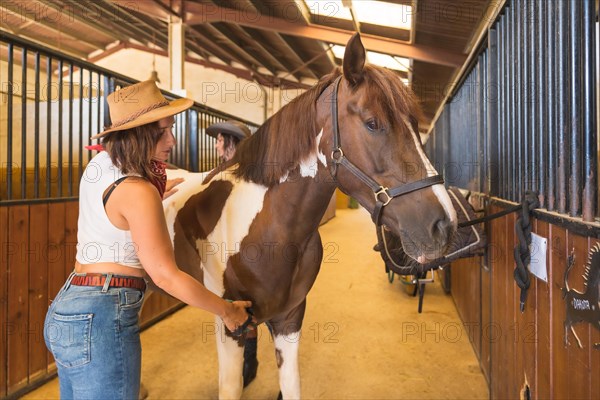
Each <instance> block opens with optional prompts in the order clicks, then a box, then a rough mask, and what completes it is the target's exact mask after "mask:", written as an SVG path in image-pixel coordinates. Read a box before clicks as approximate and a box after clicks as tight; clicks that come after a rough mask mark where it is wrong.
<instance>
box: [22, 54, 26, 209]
mask: <svg viewBox="0 0 600 400" xmlns="http://www.w3.org/2000/svg"><path fill="white" fill-rule="evenodd" d="M21 198H22V199H26V198H27V47H23V49H22V50H21Z"/></svg>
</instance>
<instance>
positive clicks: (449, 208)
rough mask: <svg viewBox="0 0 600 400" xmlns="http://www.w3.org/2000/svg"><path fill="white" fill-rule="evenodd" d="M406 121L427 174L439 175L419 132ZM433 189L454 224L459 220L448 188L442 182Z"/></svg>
mask: <svg viewBox="0 0 600 400" xmlns="http://www.w3.org/2000/svg"><path fill="white" fill-rule="evenodd" d="M404 123H405V124H406V126H407V128H408V130H409V131H410V136H411V137H412V139H413V141H414V142H415V147H416V148H417V152H418V154H419V157H421V160H422V161H423V165H425V169H427V176H428V177H429V176H434V175H437V174H438V172H437V171H436V170H435V168H434V167H433V165H432V164H431V162H430V161H429V158H427V155H425V152H424V151H423V147H422V146H421V142H420V141H419V139H418V137H417V134H416V133H415V131H414V130H413V128H412V125H411V124H410V123H409V122H408V121H407V120H406V118H404ZM431 189H432V190H433V193H434V194H435V196H436V197H437V198H438V201H439V202H440V204H441V205H442V207H443V208H444V211H445V212H446V215H447V216H448V218H450V221H452V223H453V224H456V223H457V221H458V219H457V216H456V210H455V209H454V206H453V205H452V200H450V196H448V192H447V191H446V188H445V187H444V185H441V184H438V185H433V186H431Z"/></svg>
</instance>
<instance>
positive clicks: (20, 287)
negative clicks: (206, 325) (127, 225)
mask: <svg viewBox="0 0 600 400" xmlns="http://www.w3.org/2000/svg"><path fill="white" fill-rule="evenodd" d="M77 216H78V204H77V202H76V201H72V202H65V203H48V204H36V205H17V206H6V207H0V245H1V246H0V262H1V264H0V323H1V326H0V339H1V343H0V397H5V396H10V395H11V394H14V393H15V392H16V391H20V390H24V389H25V388H26V387H27V385H34V384H35V383H36V382H38V381H40V380H43V379H46V378H47V377H48V376H49V375H50V374H53V373H54V372H55V371H56V366H55V365H54V359H53V358H52V355H51V354H50V353H49V352H47V350H46V345H45V343H44V340H43V323H44V318H45V316H46V312H47V310H48V305H49V303H50V302H51V301H52V300H53V299H54V298H55V296H56V294H57V293H58V291H59V290H60V288H61V287H62V285H63V284H64V282H65V279H66V276H67V274H69V273H70V272H71V271H72V270H73V265H74V261H75V251H76V244H77ZM152 297H153V299H150V300H151V301H150V303H151V307H150V308H149V309H148V310H146V309H144V313H145V314H146V311H152V312H151V313H150V314H149V315H148V316H147V318H148V319H152V320H154V321H156V320H158V319H160V318H161V317H162V316H164V315H168V314H169V313H170V312H172V311H173V310H175V309H177V308H179V307H181V304H182V303H180V302H179V301H177V300H175V299H172V298H169V297H166V296H159V295H154V296H152Z"/></svg>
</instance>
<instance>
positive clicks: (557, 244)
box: [550, 225, 570, 399]
mask: <svg viewBox="0 0 600 400" xmlns="http://www.w3.org/2000/svg"><path fill="white" fill-rule="evenodd" d="M550 238H551V240H552V246H551V254H550V264H551V268H552V283H551V285H550V297H551V299H552V303H551V307H552V346H551V351H552V354H551V357H552V364H553V365H552V395H553V396H554V398H560V399H566V398H568V397H569V388H568V374H569V372H570V371H569V366H568V353H567V348H566V347H565V344H564V329H563V322H564V320H565V305H564V300H563V299H562V294H561V291H560V288H562V287H564V282H563V278H564V273H565V263H566V259H567V254H568V253H567V232H566V231H565V229H564V228H561V227H558V226H554V225H551V226H550Z"/></svg>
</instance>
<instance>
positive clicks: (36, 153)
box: [33, 51, 40, 199]
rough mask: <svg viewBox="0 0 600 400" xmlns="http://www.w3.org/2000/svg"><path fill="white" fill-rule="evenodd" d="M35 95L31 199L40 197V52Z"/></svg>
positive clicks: (37, 53) (36, 54)
mask: <svg viewBox="0 0 600 400" xmlns="http://www.w3.org/2000/svg"><path fill="white" fill-rule="evenodd" d="M34 73H35V75H34V76H35V78H34V79H35V89H34V90H35V94H34V99H33V101H34V104H35V110H34V114H35V115H34V123H33V126H34V128H33V129H34V132H33V135H34V136H33V142H34V144H33V198H34V199H37V198H38V197H40V52H39V51H36V52H35V65H34Z"/></svg>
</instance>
